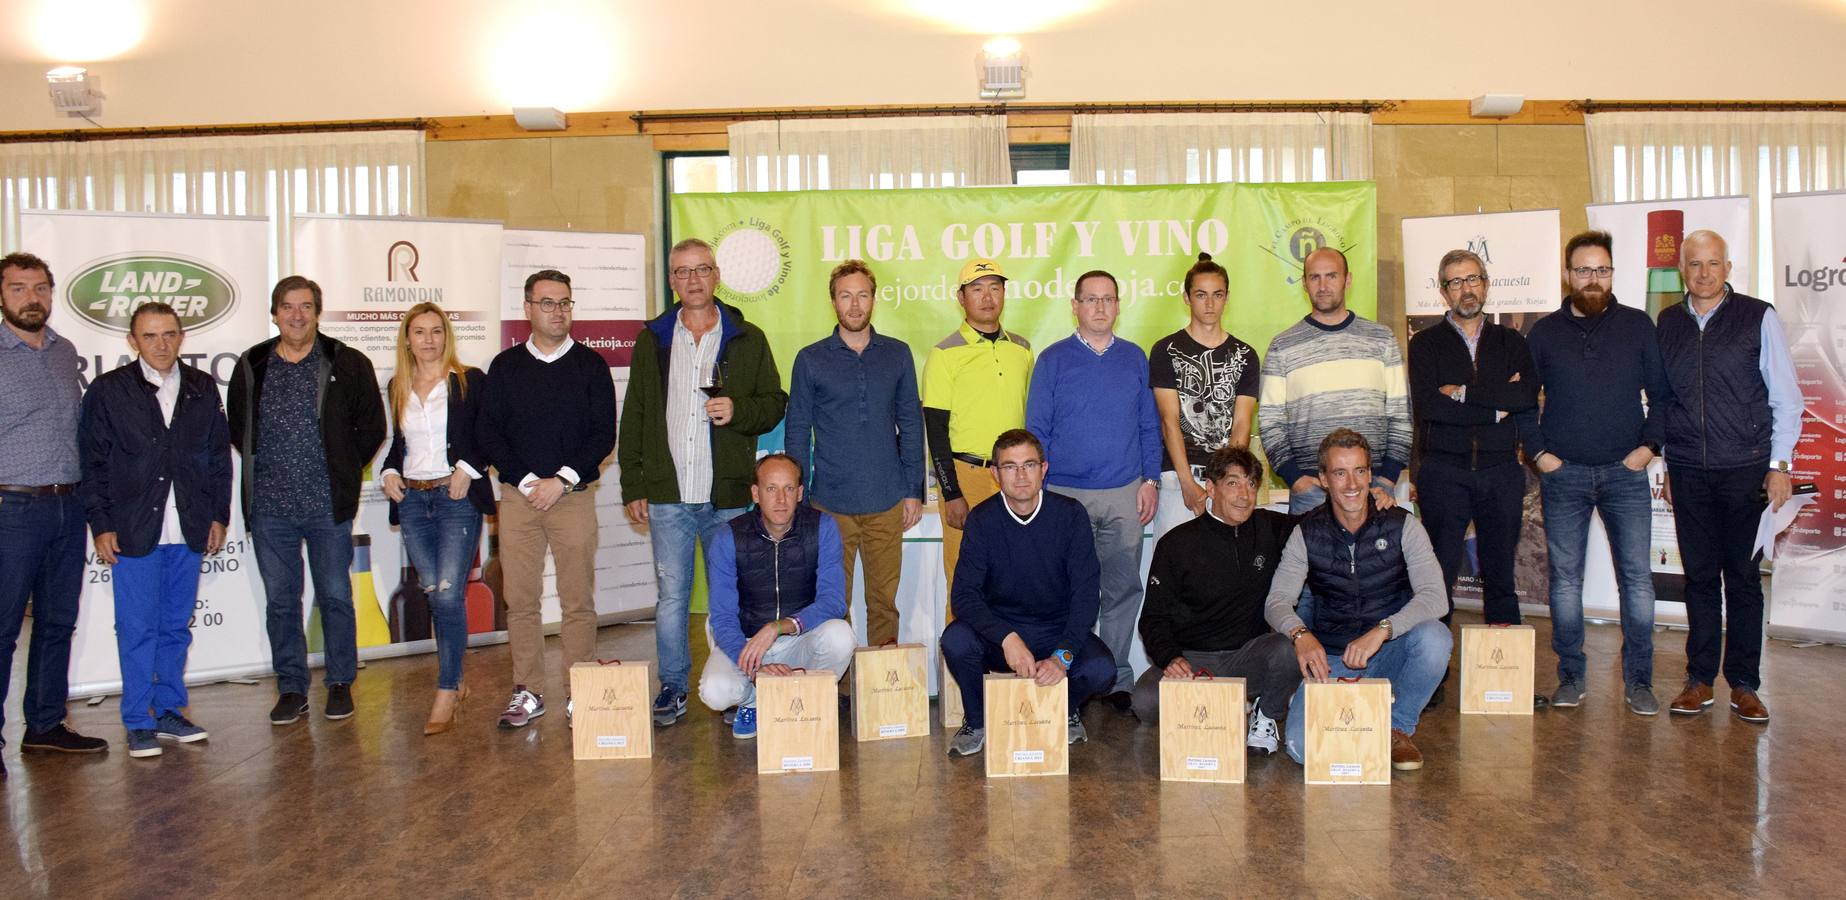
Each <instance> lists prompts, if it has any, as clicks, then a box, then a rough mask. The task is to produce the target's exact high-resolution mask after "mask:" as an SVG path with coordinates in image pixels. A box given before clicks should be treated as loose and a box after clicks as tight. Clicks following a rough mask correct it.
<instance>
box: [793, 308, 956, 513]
mask: <svg viewBox="0 0 1846 900" xmlns="http://www.w3.org/2000/svg"><path fill="white" fill-rule="evenodd" d="M868 328H869V326H868ZM871 334H872V339H871V343H869V344H867V345H866V347H865V350H864V352H858V351H855V350H853V349H852V348H851V347H848V346H846V342H845V341H843V340H841V339H840V333H839V329H838V328H837V327H836V328H835V329H834V331H833V334H830V335H828V336H827V337H825V338H823V339H821V340H818V341H815V342H814V343H812V344H809V345H807V346H806V347H803V348H801V352H799V353H797V354H795V369H794V374H793V376H792V377H791V378H790V383H789V389H788V412H787V413H786V416H787V418H786V419H785V420H784V422H785V425H784V429H785V437H784V443H785V444H786V446H787V450H788V454H789V455H790V456H793V457H794V458H795V461H796V462H797V463H799V464H800V466H801V475H802V482H803V484H805V485H806V486H807V497H808V499H809V500H811V501H813V502H815V503H817V504H819V505H820V506H822V507H825V508H826V509H827V510H828V511H829V512H834V513H839V514H841V515H849V516H861V515H867V514H869V513H876V512H883V511H885V510H887V509H890V508H891V507H893V506H896V505H897V503H898V501H900V500H903V499H904V498H906V497H913V498H916V499H919V500H920V499H922V497H923V406H922V404H921V403H920V402H919V401H918V399H917V370H916V363H915V361H914V359H913V358H912V357H911V355H910V347H909V345H907V344H905V343H904V342H903V341H900V340H898V339H897V338H893V337H886V336H885V335H882V334H879V333H878V332H877V331H876V330H875V329H874V330H872V332H871Z"/></svg>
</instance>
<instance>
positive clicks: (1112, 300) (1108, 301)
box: [1077, 297, 1122, 306]
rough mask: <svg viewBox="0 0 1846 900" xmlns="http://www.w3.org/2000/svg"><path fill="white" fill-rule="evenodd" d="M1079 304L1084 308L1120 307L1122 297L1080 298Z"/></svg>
mask: <svg viewBox="0 0 1846 900" xmlns="http://www.w3.org/2000/svg"><path fill="white" fill-rule="evenodd" d="M1077 302H1078V303H1080V304H1082V305H1084V306H1099V305H1100V306H1119V305H1121V302H1122V298H1120V297H1078V298H1077Z"/></svg>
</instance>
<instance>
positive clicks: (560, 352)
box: [526, 334, 577, 363]
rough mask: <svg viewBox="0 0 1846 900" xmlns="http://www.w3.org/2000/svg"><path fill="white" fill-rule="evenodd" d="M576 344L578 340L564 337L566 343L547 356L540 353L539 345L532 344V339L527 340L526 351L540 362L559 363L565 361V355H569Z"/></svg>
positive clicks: (567, 336) (568, 336)
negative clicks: (561, 360)
mask: <svg viewBox="0 0 1846 900" xmlns="http://www.w3.org/2000/svg"><path fill="white" fill-rule="evenodd" d="M576 343H577V342H576V340H575V339H573V338H572V337H571V336H570V335H568V334H567V335H565V336H564V343H562V344H559V345H558V349H556V350H554V351H552V352H551V353H549V354H546V353H542V352H540V351H539V349H538V345H537V344H534V343H532V339H531V338H526V351H527V352H529V353H531V354H532V356H533V358H535V359H537V360H538V361H539V362H548V363H549V362H557V361H558V360H560V359H563V358H564V354H566V353H569V352H570V348H571V347H572V346H573V345H575V344H576Z"/></svg>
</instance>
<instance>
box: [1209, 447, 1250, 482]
mask: <svg viewBox="0 0 1846 900" xmlns="http://www.w3.org/2000/svg"><path fill="white" fill-rule="evenodd" d="M1232 469H1242V470H1243V473H1244V475H1246V476H1248V477H1249V479H1250V480H1251V481H1253V482H1260V481H1262V480H1263V464H1262V463H1260V462H1257V461H1256V454H1254V453H1251V452H1250V451H1249V450H1247V449H1245V448H1243V447H1235V446H1232V445H1230V444H1226V445H1224V446H1222V447H1219V448H1218V449H1217V450H1214V451H1212V454H1211V460H1210V461H1208V462H1206V463H1205V480H1206V481H1223V480H1224V476H1226V475H1229V474H1230V471H1231V470H1232Z"/></svg>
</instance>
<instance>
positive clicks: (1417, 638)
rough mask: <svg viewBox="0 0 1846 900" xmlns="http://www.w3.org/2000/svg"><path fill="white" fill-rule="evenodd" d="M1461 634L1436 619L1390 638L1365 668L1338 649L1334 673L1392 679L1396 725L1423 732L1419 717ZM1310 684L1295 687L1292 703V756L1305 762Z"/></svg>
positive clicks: (1331, 656) (1330, 670)
mask: <svg viewBox="0 0 1846 900" xmlns="http://www.w3.org/2000/svg"><path fill="white" fill-rule="evenodd" d="M1454 646H1455V638H1454V637H1453V636H1451V635H1450V634H1449V626H1447V625H1444V624H1442V622H1441V621H1440V620H1435V619H1432V620H1430V621H1428V622H1424V623H1423V624H1421V625H1418V626H1417V627H1415V628H1412V629H1410V630H1409V631H1407V632H1405V633H1404V635H1403V636H1402V637H1399V638H1396V639H1394V640H1389V641H1385V642H1384V644H1383V645H1382V646H1380V647H1379V648H1378V652H1377V653H1374V654H1372V658H1371V659H1369V660H1366V663H1365V668H1363V669H1353V668H1348V667H1347V665H1346V664H1345V663H1343V662H1341V661H1340V658H1339V656H1338V655H1337V654H1335V653H1332V652H1329V653H1328V654H1327V677H1328V678H1383V679H1385V680H1386V681H1389V682H1391V727H1392V728H1395V729H1397V730H1398V731H1401V732H1403V733H1405V734H1416V733H1417V717H1418V716H1420V715H1422V714H1423V707H1424V706H1425V705H1426V704H1428V703H1429V695H1431V694H1434V693H1435V692H1436V685H1438V684H1441V683H1442V679H1443V676H1445V675H1447V674H1448V672H1449V651H1450V650H1451V649H1453V648H1454ZM1306 696H1307V683H1306V682H1302V686H1301V687H1298V688H1296V689H1295V699H1294V700H1293V701H1292V702H1290V703H1289V705H1288V755H1289V756H1290V757H1291V758H1293V759H1294V760H1295V762H1301V754H1302V747H1303V746H1304V739H1303V733H1304V732H1305V730H1306V727H1305V726H1304V725H1303V724H1302V721H1301V720H1302V717H1303V716H1304V715H1306V714H1307V709H1306V707H1307V703H1306V701H1305V700H1304V699H1303V698H1305V697H1306Z"/></svg>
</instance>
